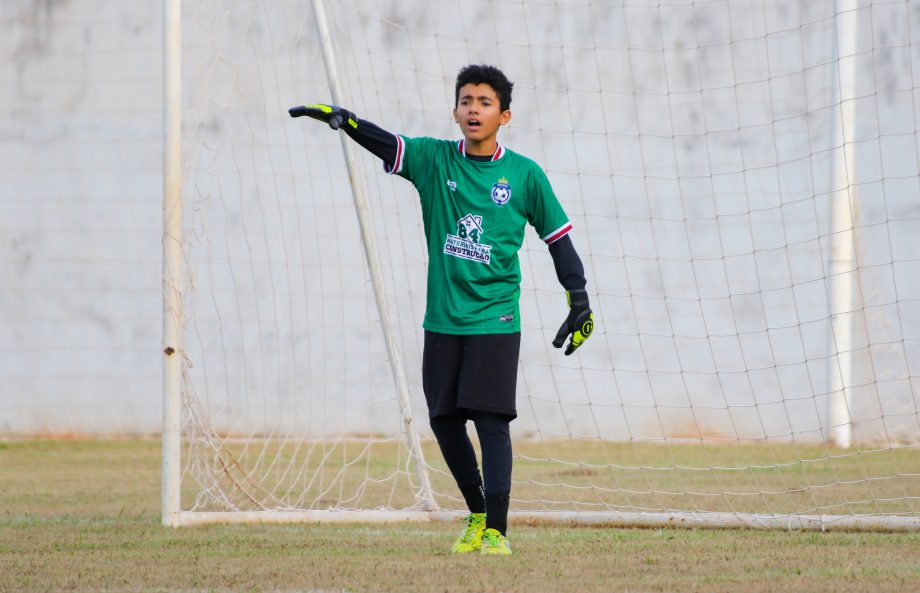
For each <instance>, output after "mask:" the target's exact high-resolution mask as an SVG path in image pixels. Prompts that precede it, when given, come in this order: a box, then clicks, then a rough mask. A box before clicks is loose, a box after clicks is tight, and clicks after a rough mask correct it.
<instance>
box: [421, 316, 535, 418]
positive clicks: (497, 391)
mask: <svg viewBox="0 0 920 593" xmlns="http://www.w3.org/2000/svg"><path fill="white" fill-rule="evenodd" d="M520 352H521V334H520V332H518V333H514V334H481V335H472V336H455V335H451V334H439V333H435V332H430V331H427V330H426V331H425V351H424V353H423V354H422V386H423V388H424V390H425V400H426V401H427V402H428V416H429V417H434V416H443V415H446V414H452V413H454V412H457V411H462V412H466V413H467V414H469V413H470V412H473V411H481V412H494V413H498V414H504V415H506V416H509V417H510V418H509V420H511V419H514V418H516V417H517V406H516V399H517V391H516V390H517V369H518V356H519V354H520Z"/></svg>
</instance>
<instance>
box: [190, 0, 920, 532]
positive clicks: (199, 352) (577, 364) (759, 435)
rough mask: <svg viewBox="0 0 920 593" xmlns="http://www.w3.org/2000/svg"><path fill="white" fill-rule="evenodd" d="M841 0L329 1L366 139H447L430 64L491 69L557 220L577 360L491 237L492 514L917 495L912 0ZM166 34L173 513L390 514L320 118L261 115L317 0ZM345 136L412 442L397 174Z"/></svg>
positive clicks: (339, 187) (378, 403)
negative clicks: (501, 376)
mask: <svg viewBox="0 0 920 593" xmlns="http://www.w3.org/2000/svg"><path fill="white" fill-rule="evenodd" d="M863 4H864V5H861V6H859V7H852V8H850V7H848V6H845V5H842V4H841V5H840V6H836V7H835V5H834V3H831V2H792V1H775V2H764V1H755V0H750V1H744V2H735V1H733V2H727V1H697V2H680V1H673V2H641V1H634V2H631V1H622V2H614V3H610V2H588V1H572V2H541V1H536V0H533V1H523V0H522V1H510V0H509V1H502V0H496V1H493V2H486V1H476V2H462V3H453V2H441V1H437V2H423V1H418V2H415V1H409V0H401V1H383V0H345V1H343V2H337V3H328V4H327V5H326V12H327V15H328V19H329V27H330V30H331V34H332V45H333V48H334V52H335V55H334V56H333V59H334V61H335V63H336V65H337V68H338V71H339V75H340V81H339V83H340V84H341V85H342V88H343V94H344V98H343V101H342V102H343V103H344V104H345V105H346V106H347V107H349V108H350V109H352V110H353V111H355V112H356V113H358V114H359V115H360V116H361V117H363V118H366V119H369V120H371V121H374V122H375V123H378V124H379V125H381V126H382V127H384V128H386V129H389V130H391V131H394V132H401V133H405V134H407V135H410V136H418V135H428V136H435V137H443V138H453V137H457V136H458V131H457V130H456V128H455V125H454V124H453V120H452V118H451V116H450V111H451V109H452V107H453V81H454V77H455V75H456V72H457V70H458V69H459V68H460V67H461V66H463V65H465V64H467V63H491V64H495V65H497V66H499V67H500V68H502V69H503V70H504V71H505V72H506V73H507V74H508V75H509V77H510V78H511V79H512V80H513V81H514V82H515V88H514V96H513V103H512V111H513V114H514V116H513V119H512V121H511V124H510V126H508V127H507V128H506V129H505V130H504V131H503V132H502V134H501V136H500V140H501V141H502V143H503V144H504V145H506V146H508V147H509V148H511V149H512V150H515V151H517V152H520V153H522V154H525V155H527V156H530V157H532V158H534V159H535V160H536V161H537V162H539V163H540V164H541V165H543V166H544V167H545V169H546V170H547V173H548V175H549V178H550V180H551V182H552V183H553V185H554V188H555V189H556V193H557V194H558V196H559V197H560V199H561V201H562V204H563V206H564V207H565V208H566V211H567V212H568V213H569V215H570V217H571V218H572V221H573V223H574V225H575V232H574V234H573V239H574V241H575V244H576V247H577V249H578V251H579V253H580V255H581V256H582V258H583V260H584V263H585V267H586V272H587V276H588V281H589V284H588V289H589V294H590V296H591V300H592V308H593V309H594V311H595V316H596V321H597V325H596V328H597V329H596V331H595V334H594V335H593V336H592V337H591V339H590V340H589V341H588V343H587V344H586V345H585V347H584V348H582V349H581V350H579V352H578V355H577V356H573V357H570V358H566V357H563V356H562V355H561V353H560V352H559V351H557V350H555V349H553V348H552V347H551V346H550V341H551V340H552V337H553V335H554V334H555V331H556V329H557V327H558V325H559V323H560V322H561V321H562V319H563V318H564V315H565V298H564V294H563V292H562V290H561V288H560V287H559V285H558V282H557V281H556V278H555V274H554V270H553V265H552V261H551V259H550V257H549V255H548V253H547V250H546V248H545V246H544V245H543V244H542V243H541V242H540V241H539V240H538V238H537V237H536V236H535V235H534V234H533V232H532V231H530V230H528V236H527V240H526V242H525V246H524V249H523V250H522V252H521V262H522V269H523V273H524V283H523V294H522V300H521V303H522V324H523V347H522V354H521V366H520V374H519V381H518V398H519V400H518V408H519V413H520V417H519V419H518V420H516V421H515V423H514V424H513V425H512V426H513V429H514V432H515V446H516V457H515V483H514V489H513V492H512V498H513V502H512V508H516V509H533V510H598V511H675V510H682V511H696V512H701V513H707V512H729V513H735V512H745V513H764V514H780V515H786V514H814V513H818V514H820V513H830V514H840V515H847V514H890V515H903V516H911V517H916V516H917V514H918V508H920V502H918V501H917V496H918V485H920V475H918V472H917V470H916V468H917V460H918V455H920V453H918V451H917V448H916V445H917V443H918V442H920V420H918V408H920V381H918V361H920V347H918V345H920V324H918V321H917V319H918V318H920V280H918V278H920V247H918V246H920V242H918V241H917V239H916V237H917V235H918V232H920V202H918V200H917V197H916V196H917V195H920V181H918V175H920V168H918V157H917V129H918V126H917V117H916V110H917V106H918V101H920V95H918V91H917V85H916V82H915V80H914V77H915V76H916V75H915V73H914V68H915V67H916V66H915V63H916V64H920V56H917V59H915V55H917V54H918V52H920V34H918V33H917V30H918V26H917V22H916V14H918V9H920V3H918V2H914V1H911V2H907V1H891V2H883V1H876V2H866V3H863ZM854 11H855V12H854ZM183 27H184V47H183V52H184V54H185V63H184V67H183V68H184V71H183V81H184V85H185V90H184V97H185V100H184V107H185V110H186V111H185V116H184V122H185V125H184V149H185V162H186V181H185V183H184V193H185V199H186V214H187V215H186V229H187V236H186V246H187V249H186V254H187V264H188V267H189V276H188V282H189V286H188V290H187V295H186V310H185V314H186V318H187V333H186V351H187V356H188V360H189V369H188V372H187V376H186V381H185V402H186V407H185V417H184V434H185V437H186V450H187V456H186V461H185V468H186V479H185V482H184V486H185V500H184V505H183V508H185V509H191V510H237V509H295V508H297V509H325V508H377V507H388V508H405V507H411V506H415V505H417V504H418V501H416V500H415V493H416V491H417V490H418V483H417V480H416V477H415V475H414V473H413V472H414V470H413V468H412V467H411V465H412V464H411V462H410V456H409V455H408V453H407V449H406V447H405V446H404V445H403V444H402V443H403V439H402V436H401V430H402V422H401V419H400V413H399V405H398V402H397V397H396V392H395V388H394V386H393V385H394V382H393V379H392V375H391V372H390V367H389V362H388V357H387V353H386V348H385V344H384V341H383V338H382V331H381V327H380V322H379V315H378V313H377V305H376V303H375V302H374V297H373V290H372V287H371V285H370V280H369V275H368V272H367V266H366V263H365V260H364V254H363V252H362V250H361V238H360V234H359V229H358V224H357V221H356V216H355V213H354V206H353V202H352V189H351V187H350V185H349V181H348V177H347V175H346V172H345V164H344V161H343V157H342V150H341V148H340V145H339V138H338V135H337V134H334V133H332V132H330V130H328V129H327V128H326V127H324V126H322V125H320V124H318V123H316V122H312V121H304V120H291V119H290V118H289V117H288V115H287V108H288V107H290V106H292V105H295V104H302V103H310V102H315V101H328V100H329V99H330V84H329V81H328V80H327V77H326V72H325V70H324V67H323V53H322V50H321V45H320V43H319V39H318V34H317V27H316V24H315V22H314V14H313V12H312V11H311V10H310V9H309V7H308V6H305V5H304V3H303V2H290V1H275V2H264V1H262V2H259V1H256V0H249V1H243V0H237V1H232V0H220V1H218V0H212V1H208V2H200V3H195V4H194V5H191V4H190V5H189V7H188V8H187V10H186V15H185V19H184V24H183ZM357 153H358V162H357V164H358V167H359V170H360V171H361V172H362V174H361V176H360V177H361V183H362V184H363V185H364V187H365V188H366V190H367V194H368V198H369V201H370V203H371V209H372V212H371V215H372V219H373V226H374V229H375V233H376V236H377V240H378V243H379V245H380V253H379V257H380V259H381V261H382V263H383V268H384V276H385V282H386V289H387V290H386V292H387V294H388V298H389V300H388V303H387V305H386V306H387V307H388V308H389V311H390V314H391V317H392V318H393V319H394V320H395V322H396V329H397V332H398V337H399V341H400V343H401V345H402V349H403V358H404V361H405V370H406V372H407V374H408V376H409V380H410V387H411V397H412V402H413V404H414V409H415V417H416V421H417V424H418V425H420V426H419V428H420V430H421V431H422V434H423V436H425V435H427V436H430V433H429V432H428V429H427V423H426V422H425V419H426V416H427V414H426V409H425V404H424V398H423V396H422V392H421V381H420V366H421V329H420V326H421V319H422V313H423V310H424V298H425V274H424V271H425V264H426V261H427V254H426V250H425V243H424V239H423V234H422V226H421V219H420V213H419V207H418V204H417V198H416V195H415V192H414V189H413V188H412V187H411V186H410V185H409V184H408V183H406V182H405V181H403V180H401V179H394V178H391V177H389V176H385V175H383V174H382V172H381V170H380V165H379V161H377V160H376V159H375V158H374V157H372V156H371V155H369V154H367V153H365V152H364V151H362V150H360V149H358V150H357ZM835 209H836V212H837V214H836V216H835V214H834V212H835ZM840 212H845V213H846V216H841V215H840ZM841 295H842V296H841ZM841 410H842V411H843V412H842V414H843V415H842V416H841ZM840 434H845V435H846V438H847V439H849V440H850V445H851V446H849V447H845V448H835V447H833V446H830V445H827V444H825V443H827V442H828V441H829V440H831V439H836V438H837V437H839V435H840ZM835 435H837V436H836V437H835ZM837 442H840V441H839V439H838V440H837ZM425 451H426V462H427V465H428V469H429V470H430V471H431V479H432V482H433V484H434V488H435V494H436V499H437V502H438V503H439V504H440V505H442V506H444V507H446V508H460V506H461V501H460V500H459V498H458V495H457V493H456V489H455V487H454V486H453V484H452V481H451V479H450V477H449V475H448V474H447V473H446V471H445V470H444V468H443V463H442V462H441V459H440V455H439V454H438V453H437V450H436V447H434V446H433V444H432V443H431V442H430V441H428V442H427V444H426V447H425Z"/></svg>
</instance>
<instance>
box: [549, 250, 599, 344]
mask: <svg viewBox="0 0 920 593" xmlns="http://www.w3.org/2000/svg"><path fill="white" fill-rule="evenodd" d="M549 253H550V255H551V256H552V257H553V265H554V266H555V267H556V277H557V278H558V279H559V283H560V284H562V287H563V288H565V294H566V298H567V299H568V302H569V314H568V316H567V317H566V318H565V321H564V322H562V326H561V327H560V328H559V331H558V332H557V333H556V338H555V339H554V340H553V346H555V347H556V348H562V345H563V344H564V343H565V339H566V338H567V337H569V336H571V337H572V339H571V340H569V345H568V346H567V347H566V349H565V355H566V356H568V355H570V354H572V352H575V350H576V349H578V347H579V346H581V345H582V344H583V343H584V342H585V340H587V339H588V336H590V335H591V332H592V331H594V314H593V313H592V312H591V307H590V306H589V303H588V291H586V290H585V285H586V284H587V281H586V280H585V267H584V265H582V263H581V258H579V257H578V253H577V252H576V251H575V245H574V244H573V243H572V239H571V237H569V236H568V235H566V236H564V237H562V238H561V239H559V240H558V241H554V242H553V243H550V246H549Z"/></svg>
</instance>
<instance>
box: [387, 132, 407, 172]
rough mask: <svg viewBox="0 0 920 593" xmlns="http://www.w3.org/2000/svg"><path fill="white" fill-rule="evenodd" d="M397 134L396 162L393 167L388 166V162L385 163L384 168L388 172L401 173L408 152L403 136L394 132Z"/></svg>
mask: <svg viewBox="0 0 920 593" xmlns="http://www.w3.org/2000/svg"><path fill="white" fill-rule="evenodd" d="M394 136H396V162H395V163H393V167H392V168H390V167H387V165H386V163H384V164H383V170H384V171H386V172H387V173H399V172H401V171H402V166H403V156H405V152H406V143H405V141H404V140H403V139H402V136H400V135H399V134H394Z"/></svg>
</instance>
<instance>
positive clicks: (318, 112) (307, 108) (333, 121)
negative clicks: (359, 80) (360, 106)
mask: <svg viewBox="0 0 920 593" xmlns="http://www.w3.org/2000/svg"><path fill="white" fill-rule="evenodd" d="M288 113H289V114H290V115H291V117H303V116H307V117H312V118H313V119H318V120H319V121H321V122H325V123H327V124H329V127H330V128H332V129H333V130H338V129H339V128H340V127H341V126H342V124H344V123H345V122H348V125H350V126H351V127H353V128H357V127H358V116H357V115H355V114H354V113H352V112H351V111H349V110H347V109H345V108H343V107H339V106H338V105H326V104H325V103H313V104H312V105H298V106H297V107H291V108H290V109H288Z"/></svg>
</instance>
